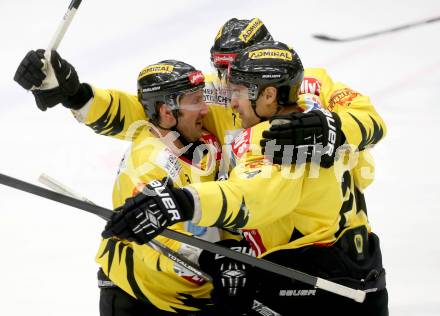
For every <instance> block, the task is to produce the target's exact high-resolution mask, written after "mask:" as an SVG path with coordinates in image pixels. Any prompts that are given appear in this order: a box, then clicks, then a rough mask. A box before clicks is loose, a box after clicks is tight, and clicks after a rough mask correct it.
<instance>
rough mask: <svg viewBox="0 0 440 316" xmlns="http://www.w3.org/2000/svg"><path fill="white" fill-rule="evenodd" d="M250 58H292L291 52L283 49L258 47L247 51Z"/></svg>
mask: <svg viewBox="0 0 440 316" xmlns="http://www.w3.org/2000/svg"><path fill="white" fill-rule="evenodd" d="M248 55H249V58H250V59H264V58H273V59H281V60H288V61H290V60H292V53H291V52H289V51H288V50H285V49H271V48H267V49H259V50H254V51H252V52H249V53H248Z"/></svg>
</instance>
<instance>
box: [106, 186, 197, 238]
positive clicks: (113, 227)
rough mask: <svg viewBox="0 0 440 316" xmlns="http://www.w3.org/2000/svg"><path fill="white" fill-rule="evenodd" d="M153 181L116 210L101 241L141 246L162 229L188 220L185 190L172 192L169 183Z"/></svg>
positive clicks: (190, 213)
mask: <svg viewBox="0 0 440 316" xmlns="http://www.w3.org/2000/svg"><path fill="white" fill-rule="evenodd" d="M165 180H166V178H164V179H163V180H162V181H160V180H153V181H151V182H150V183H149V184H148V185H146V187H145V188H144V189H143V191H142V192H140V193H138V194H137V195H136V196H134V197H133V198H129V199H127V200H126V201H125V204H124V205H123V206H122V207H120V208H119V209H117V210H116V211H117V213H115V215H113V218H112V219H111V220H110V221H109V222H108V223H107V225H106V227H105V229H104V231H103V233H102V237H104V238H109V237H111V236H116V237H119V238H121V239H127V240H133V241H135V242H137V243H138V244H144V243H147V242H149V241H150V240H151V239H153V238H154V237H156V236H157V235H159V234H160V233H161V232H162V231H163V230H164V229H165V228H166V227H168V226H170V225H173V224H175V223H177V222H183V221H186V220H189V219H191V218H192V216H193V213H194V202H193V199H192V196H191V195H190V194H189V193H187V191H186V190H185V189H180V188H173V187H172V181H171V180H168V181H165Z"/></svg>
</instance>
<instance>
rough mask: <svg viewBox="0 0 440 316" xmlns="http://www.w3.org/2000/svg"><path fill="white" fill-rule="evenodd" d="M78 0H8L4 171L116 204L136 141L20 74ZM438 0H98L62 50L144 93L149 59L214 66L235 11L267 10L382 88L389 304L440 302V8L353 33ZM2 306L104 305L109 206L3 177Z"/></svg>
mask: <svg viewBox="0 0 440 316" xmlns="http://www.w3.org/2000/svg"><path fill="white" fill-rule="evenodd" d="M67 6H68V1H49V0H40V1H30V0H20V1H17V0H14V1H13V0H1V1H0V12H1V13H2V14H1V18H0V34H1V47H0V54H1V55H0V96H1V97H2V100H3V101H2V104H1V105H0V113H1V115H0V144H1V150H0V166H1V168H0V172H1V173H4V174H7V175H11V176H14V177H17V178H20V179H23V180H26V181H30V182H32V183H37V178H38V176H39V174H40V173H41V172H46V173H47V174H49V175H51V176H52V177H55V178H56V179H59V180H60V181H62V182H64V183H66V184H68V185H70V186H71V187H73V188H74V189H75V190H76V191H77V192H80V193H83V194H84V195H86V196H87V197H88V198H89V199H91V200H94V201H96V202H97V203H99V204H101V205H103V206H107V207H110V205H111V189H112V183H113V179H114V176H115V172H116V168H117V164H118V162H119V159H120V158H121V156H122V154H123V152H124V150H125V149H126V148H127V146H128V143H125V142H122V141H118V140H114V139H110V138H108V137H103V136H98V135H95V134H94V133H93V132H92V131H91V130H89V129H88V128H86V127H84V126H81V125H79V124H78V123H76V121H75V120H74V119H73V117H72V116H71V115H70V113H69V111H67V110H66V109H64V108H62V107H61V106H59V107H56V108H54V109H51V110H49V111H47V112H44V113H43V112H41V111H39V110H37V108H36V106H35V104H34V100H33V97H32V95H31V93H27V92H25V91H24V90H23V89H21V88H20V87H19V86H18V85H17V84H16V83H15V82H14V81H13V80H12V78H13V75H14V72H15V69H16V67H17V65H18V63H19V62H20V60H21V59H22V58H23V56H24V55H25V54H26V52H27V51H28V50H30V49H36V48H45V46H46V45H47V44H48V43H49V40H50V38H51V36H52V34H53V33H54V31H55V29H56V27H57V25H58V23H59V21H60V20H61V17H62V15H63V14H64V12H65V10H66V8H67ZM439 14H440V2H439V1H438V0H422V1H410V0H401V1H395V0H381V1H379V0H374V1H372V0H370V1H364V2H362V3H361V2H360V1H348V0H337V1H325V0H314V1H274V0H272V1H252V0H248V1H229V0H226V1H222V2H220V1H206V0H205V1H203V0H199V1H196V0H190V1H188V0H187V1H171V0H162V1H141V0H131V1H114V0H108V1H90V0H84V1H83V3H82V4H81V7H80V9H79V11H78V13H77V15H76V17H75V19H74V21H73V22H72V25H71V27H70V29H69V30H68V32H67V34H66V36H65V38H64V40H63V42H62V43H61V45H60V48H59V52H60V53H61V55H62V56H63V57H65V58H66V59H67V60H69V61H70V62H71V63H72V64H74V66H75V67H76V69H77V71H78V73H79V76H80V78H81V80H82V81H86V82H90V83H93V84H95V85H97V86H99V87H102V88H119V89H122V90H125V91H130V92H133V93H135V90H136V77H137V74H138V72H139V70H140V69H142V68H143V67H144V66H145V65H147V64H151V63H154V62H157V61H159V60H163V59H167V58H175V59H181V60H184V61H187V62H189V63H191V64H193V65H196V66H197V67H198V68H202V69H203V70H208V69H209V49H210V46H211V43H212V41H213V38H214V36H215V34H216V32H217V30H218V29H219V27H220V26H221V25H222V24H223V23H224V22H225V21H226V20H227V19H229V18H231V17H238V18H252V17H255V16H258V17H260V18H261V19H262V20H263V21H264V23H265V24H266V25H267V26H268V28H269V29H270V31H271V33H272V34H273V36H274V37H275V38H276V39H278V40H281V41H283V42H286V43H290V44H292V45H293V46H294V48H295V49H296V50H297V51H298V52H299V54H300V56H301V57H302V60H303V63H304V64H305V66H306V67H325V68H327V69H328V71H329V73H330V74H331V76H332V77H333V78H334V79H336V80H340V81H343V82H345V83H347V84H349V85H350V86H351V87H352V88H354V89H357V90H359V91H361V92H362V93H364V94H367V95H369V96H371V98H372V100H373V102H374V104H375V105H376V107H377V110H378V111H379V112H380V114H381V115H382V116H383V117H384V119H385V120H386V122H387V124H388V136H387V138H386V139H385V140H384V141H383V142H382V143H381V144H379V145H378V146H377V147H376V149H375V150H374V152H373V154H374V156H375V160H376V168H377V170H376V181H375V183H374V184H373V185H372V186H371V187H370V188H369V189H368V190H367V192H366V198H367V205H368V211H369V216H370V220H371V222H372V225H373V229H374V230H375V231H376V232H377V233H378V234H379V235H380V236H381V240H382V248H383V258H384V264H385V266H386V268H387V272H388V289H389V293H390V311H391V315H403V316H409V315H411V316H413V315H414V316H420V315H423V316H431V315H440V294H439V284H440V245H439V242H438V238H439V233H438V231H437V229H438V228H439V226H440V206H439V205H440V198H439V196H440V193H439V189H440V180H439V176H440V171H439V165H438V155H439V153H440V150H439V149H438V148H439V135H440V127H439V117H440V104H439V99H440V44H439V38H440V22H438V23H433V24H429V25H425V26H420V27H417V28H413V29H408V30H404V31H401V32H398V33H393V34H389V35H385V36H380V37H375V38H371V39H366V40H361V41H356V42H350V43H328V42H322V41H318V40H315V39H313V38H312V37H311V34H312V33H327V34H331V35H335V36H341V37H345V36H351V35H356V34H361V33H368V32H370V31H375V30H380V29H384V28H389V27H393V26H398V25H401V24H405V23H409V22H413V21H417V20H423V19H426V18H429V17H435V16H438V15H439ZM0 202H1V204H0V241H1V244H0V245H1V246H0V249H1V251H0V253H1V255H0V315H8V316H9V315H11V316H15V315H33V316H38V315H44V316H51V315H57V316H58V315H66V316H69V315H72V316H73V315H75V316H76V315H97V314H98V290H97V287H96V277H95V275H96V270H97V265H96V264H95V263H94V255H95V252H96V250H97V247H98V244H99V234H100V232H101V230H102V228H103V222H102V220H101V219H100V218H98V217H95V216H93V215H90V214H86V213H84V212H81V211H79V210H76V209H73V208H70V207H67V206H63V205H60V204H57V203H55V202H51V201H47V200H44V199H42V198H39V197H34V196H31V195H29V194H27V193H22V192H19V191H16V190H13V189H10V188H6V187H4V186H0Z"/></svg>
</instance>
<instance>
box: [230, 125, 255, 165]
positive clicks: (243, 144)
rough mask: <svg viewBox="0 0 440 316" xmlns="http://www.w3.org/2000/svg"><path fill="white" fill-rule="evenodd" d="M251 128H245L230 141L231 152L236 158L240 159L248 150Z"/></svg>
mask: <svg viewBox="0 0 440 316" xmlns="http://www.w3.org/2000/svg"><path fill="white" fill-rule="evenodd" d="M251 131H252V130H251V129H250V128H248V129H245V130H243V131H242V132H241V133H240V134H238V135H237V136H236V137H235V138H234V140H233V141H232V144H231V145H232V152H233V153H234V156H235V157H237V159H240V158H241V157H242V156H243V155H244V154H245V153H246V152H247V151H248V150H249V147H250V143H251Z"/></svg>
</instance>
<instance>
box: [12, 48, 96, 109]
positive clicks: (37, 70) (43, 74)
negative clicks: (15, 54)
mask: <svg viewBox="0 0 440 316" xmlns="http://www.w3.org/2000/svg"><path fill="white" fill-rule="evenodd" d="M44 53H45V51H44V50H43V49H38V50H36V51H33V50H31V51H29V52H28V53H27V54H26V56H25V57H24V58H23V60H22V61H21V63H20V65H19V66H18V68H17V70H16V72H15V75H14V80H15V81H16V82H18V84H19V85H21V86H22V87H23V88H25V89H26V90H29V89H32V90H31V91H32V94H33V95H34V97H35V101H36V103H37V106H38V108H39V109H40V110H42V111H46V109H47V108H51V107H53V106H55V105H56V104H58V103H63V105H64V106H65V107H67V108H71V109H80V108H81V107H82V106H83V105H84V104H86V103H87V101H88V100H89V99H90V98H91V97H92V96H93V92H92V89H91V87H90V86H89V85H87V84H85V83H83V84H80V82H79V79H78V74H77V73H76V71H75V68H74V67H73V66H72V65H71V64H70V63H69V62H67V61H66V60H64V59H62V58H61V57H60V55H59V54H58V52H57V51H54V50H53V51H51V52H50V57H49V61H50V62H48V61H47V60H46V59H45V56H44Z"/></svg>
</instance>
